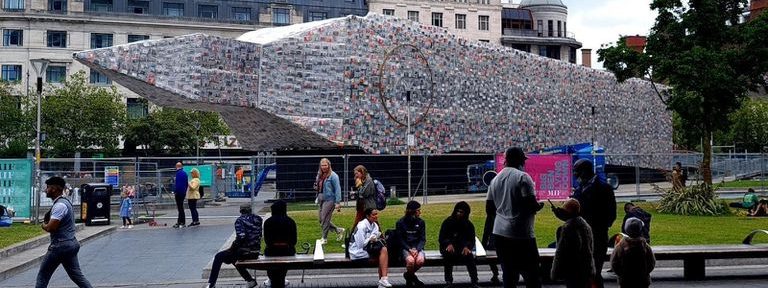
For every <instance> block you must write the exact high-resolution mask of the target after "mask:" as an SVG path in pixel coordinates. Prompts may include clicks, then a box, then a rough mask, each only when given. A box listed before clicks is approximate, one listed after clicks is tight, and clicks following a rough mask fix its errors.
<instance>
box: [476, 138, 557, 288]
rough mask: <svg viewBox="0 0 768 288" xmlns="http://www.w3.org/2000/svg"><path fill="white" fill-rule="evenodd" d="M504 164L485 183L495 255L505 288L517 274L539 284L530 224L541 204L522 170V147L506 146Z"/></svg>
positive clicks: (513, 284) (528, 282)
mask: <svg viewBox="0 0 768 288" xmlns="http://www.w3.org/2000/svg"><path fill="white" fill-rule="evenodd" d="M504 156H505V160H506V162H507V163H506V167H504V169H502V170H501V172H499V175H497V176H496V178H493V181H491V185H489V186H488V197H487V199H486V200H487V201H492V202H493V205H494V206H495V207H496V219H495V220H494V223H493V237H495V241H496V254H497V255H498V258H499V263H501V269H502V270H503V271H504V273H503V282H504V287H505V288H510V287H516V286H517V282H518V278H519V276H520V274H522V275H523V278H524V279H525V286H526V287H541V280H540V279H539V270H538V268H539V249H538V247H536V236H535V235H534V233H533V223H534V221H535V217H536V212H538V211H539V210H541V207H544V203H537V202H536V192H535V190H534V189H533V179H531V176H530V175H528V173H525V172H523V171H522V168H523V165H525V160H526V159H528V157H526V156H525V153H524V152H523V149H521V148H519V147H512V148H508V149H507V151H506V153H505V155H504Z"/></svg>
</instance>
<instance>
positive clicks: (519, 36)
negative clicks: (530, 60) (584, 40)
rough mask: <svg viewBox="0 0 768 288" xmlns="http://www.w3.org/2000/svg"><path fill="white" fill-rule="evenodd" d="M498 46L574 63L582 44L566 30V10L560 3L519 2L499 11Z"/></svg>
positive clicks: (552, 0)
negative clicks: (499, 36)
mask: <svg viewBox="0 0 768 288" xmlns="http://www.w3.org/2000/svg"><path fill="white" fill-rule="evenodd" d="M501 13H502V14H501V22H502V23H501V24H502V25H501V26H502V27H501V28H502V30H501V39H500V42H501V45H504V46H508V47H512V48H515V49H518V50H522V51H526V52H530V53H534V54H537V55H539V56H544V57H549V58H553V59H560V60H563V61H568V62H570V63H576V50H577V49H579V48H581V42H579V41H577V40H576V36H575V34H574V33H573V32H570V31H568V7H567V6H565V4H563V2H562V1H560V0H522V1H520V3H519V4H507V5H504V8H503V10H502V12H501Z"/></svg>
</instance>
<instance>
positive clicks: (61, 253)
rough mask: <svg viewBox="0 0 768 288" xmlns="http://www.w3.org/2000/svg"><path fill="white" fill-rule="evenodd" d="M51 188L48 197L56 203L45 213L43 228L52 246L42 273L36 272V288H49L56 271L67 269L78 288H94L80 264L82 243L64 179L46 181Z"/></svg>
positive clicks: (41, 266)
mask: <svg viewBox="0 0 768 288" xmlns="http://www.w3.org/2000/svg"><path fill="white" fill-rule="evenodd" d="M45 185H47V186H48V187H47V188H46V189H45V196H47V197H48V198H51V200H53V206H52V207H51V211H48V213H45V217H44V222H43V224H41V225H40V227H41V228H43V230H45V231H46V232H48V233H51V245H50V246H48V252H46V253H45V256H44V258H43V263H42V264H40V271H39V272H37V284H35V287H36V288H44V287H48V282H49V281H50V280H51V276H52V275H53V272H55V271H56V268H58V267H59V264H61V265H62V266H64V270H66V271H67V275H69V279H72V282H75V284H77V286H78V287H80V288H83V287H86V288H91V283H89V282H88V280H87V279H85V275H83V272H82V271H80V262H78V260H77V252H79V251H80V243H79V242H77V239H76V238H75V213H74V212H73V210H72V202H70V201H69V199H67V198H65V197H64V196H63V194H64V187H65V186H66V182H65V181H64V179H62V178H61V177H51V178H49V179H48V180H47V181H45Z"/></svg>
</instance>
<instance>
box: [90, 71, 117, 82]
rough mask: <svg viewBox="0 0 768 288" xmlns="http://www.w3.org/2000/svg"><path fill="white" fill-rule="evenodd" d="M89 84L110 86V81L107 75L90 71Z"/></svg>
mask: <svg viewBox="0 0 768 288" xmlns="http://www.w3.org/2000/svg"><path fill="white" fill-rule="evenodd" d="M91 84H95V85H109V84H112V80H109V78H107V75H104V74H101V73H99V72H98V71H96V70H93V69H91Z"/></svg>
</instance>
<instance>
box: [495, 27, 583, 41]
mask: <svg viewBox="0 0 768 288" xmlns="http://www.w3.org/2000/svg"><path fill="white" fill-rule="evenodd" d="M501 35H502V36H519V37H541V38H570V39H576V34H574V33H573V32H566V33H565V37H562V36H547V35H548V32H539V31H536V30H531V29H512V28H504V29H502V31H501ZM555 35H557V34H556V33H555ZM560 35H562V32H561V33H560Z"/></svg>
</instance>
